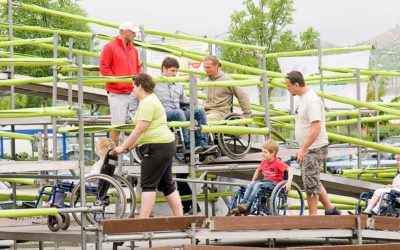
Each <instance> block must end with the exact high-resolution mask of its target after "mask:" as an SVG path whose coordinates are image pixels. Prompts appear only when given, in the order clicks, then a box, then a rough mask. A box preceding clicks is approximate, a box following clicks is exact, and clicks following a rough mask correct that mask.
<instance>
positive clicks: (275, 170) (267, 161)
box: [237, 140, 293, 213]
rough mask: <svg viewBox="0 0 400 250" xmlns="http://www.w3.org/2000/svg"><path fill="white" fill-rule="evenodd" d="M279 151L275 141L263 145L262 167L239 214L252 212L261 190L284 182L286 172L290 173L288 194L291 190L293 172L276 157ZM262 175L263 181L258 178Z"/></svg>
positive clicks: (255, 173)
mask: <svg viewBox="0 0 400 250" xmlns="http://www.w3.org/2000/svg"><path fill="white" fill-rule="evenodd" d="M278 151H279V146H278V144H277V143H276V142H275V141H273V140H268V141H266V142H264V143H263V145H262V152H263V158H264V160H262V161H261V163H260V166H259V167H258V168H257V169H256V171H255V172H254V175H253V179H252V180H251V183H250V184H249V185H248V186H247V188H246V192H245V193H244V196H243V200H242V203H241V204H238V206H237V209H238V210H239V212H241V213H246V212H248V211H249V210H250V207H251V204H252V202H253V200H254V198H255V197H256V195H257V191H258V189H259V188H261V187H265V188H274V187H275V185H276V184H278V183H279V182H281V181H283V179H284V173H285V171H287V172H288V180H287V183H286V186H285V188H286V191H288V192H289V191H290V190H291V186H292V180H293V170H292V168H290V167H289V166H288V165H286V164H285V163H283V162H282V161H281V160H280V159H278V157H276V155H277V154H278ZM260 173H262V174H263V175H264V178H263V179H262V180H259V178H258V177H259V175H260Z"/></svg>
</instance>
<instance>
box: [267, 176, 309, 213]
mask: <svg viewBox="0 0 400 250" xmlns="http://www.w3.org/2000/svg"><path fill="white" fill-rule="evenodd" d="M286 182H287V181H281V182H279V183H278V184H277V185H276V186H275V188H274V189H273V190H272V193H271V195H270V197H269V209H270V214H271V215H290V214H291V215H303V213H304V197H303V193H302V192H301V189H300V187H299V186H298V185H297V184H296V183H294V182H292V190H291V191H290V194H288V192H286V190H285V185H286ZM289 196H292V197H294V198H291V197H289ZM295 198H296V200H294V199H295ZM299 202H300V204H299V205H298V204H297V203H299ZM289 210H292V211H293V212H291V213H288V212H289Z"/></svg>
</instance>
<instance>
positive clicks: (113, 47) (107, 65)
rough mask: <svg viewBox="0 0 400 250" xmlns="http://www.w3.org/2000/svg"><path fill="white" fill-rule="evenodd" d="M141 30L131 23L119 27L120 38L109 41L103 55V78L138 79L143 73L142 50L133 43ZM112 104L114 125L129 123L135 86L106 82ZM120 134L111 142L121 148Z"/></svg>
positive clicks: (112, 138)
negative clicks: (136, 77)
mask: <svg viewBox="0 0 400 250" xmlns="http://www.w3.org/2000/svg"><path fill="white" fill-rule="evenodd" d="M138 32H139V28H138V27H137V26H135V25H133V24H132V23H131V22H123V23H122V24H121V25H120V26H119V35H118V36H117V37H115V39H114V40H112V41H110V42H108V43H107V44H106V45H105V46H104V47H103V50H102V52H101V58H100V74H101V75H102V76H134V75H138V74H140V73H141V65H140V62H139V57H138V51H137V49H136V48H135V47H134V46H133V44H132V41H133V39H134V38H135V37H136V33H138ZM106 90H107V93H108V103H109V105H110V113H111V125H117V124H125V123H126V118H127V117H128V110H129V103H130V95H131V93H132V91H133V84H132V83H131V82H130V83H124V82H115V83H106ZM118 135H119V132H118V131H111V132H110V139H111V140H112V141H113V142H114V144H115V145H116V146H117V145H118Z"/></svg>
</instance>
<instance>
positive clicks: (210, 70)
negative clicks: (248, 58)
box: [203, 56, 251, 121]
mask: <svg viewBox="0 0 400 250" xmlns="http://www.w3.org/2000/svg"><path fill="white" fill-rule="evenodd" d="M203 65H204V71H205V72H206V74H207V77H206V78H205V79H204V81H231V80H232V78H230V77H229V76H228V75H226V74H225V73H224V72H222V71H221V70H220V66H221V64H220V62H219V61H218V58H217V57H215V56H207V57H206V58H205V59H204V61H203ZM205 94H206V96H207V99H206V104H205V107H204V110H205V111H206V114H207V120H209V121H213V120H222V119H223V118H224V116H226V115H227V114H229V113H231V112H232V106H233V96H235V97H236V98H237V99H238V101H239V104H240V107H241V108H242V111H243V116H244V117H250V116H251V106H250V99H249V97H248V96H247V94H246V93H245V92H244V91H243V89H242V88H241V87H239V86H235V87H207V88H205Z"/></svg>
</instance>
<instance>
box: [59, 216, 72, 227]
mask: <svg viewBox="0 0 400 250" xmlns="http://www.w3.org/2000/svg"><path fill="white" fill-rule="evenodd" d="M60 215H61V217H62V225H61V230H67V229H68V228H69V226H70V225H71V216H69V214H60Z"/></svg>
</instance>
